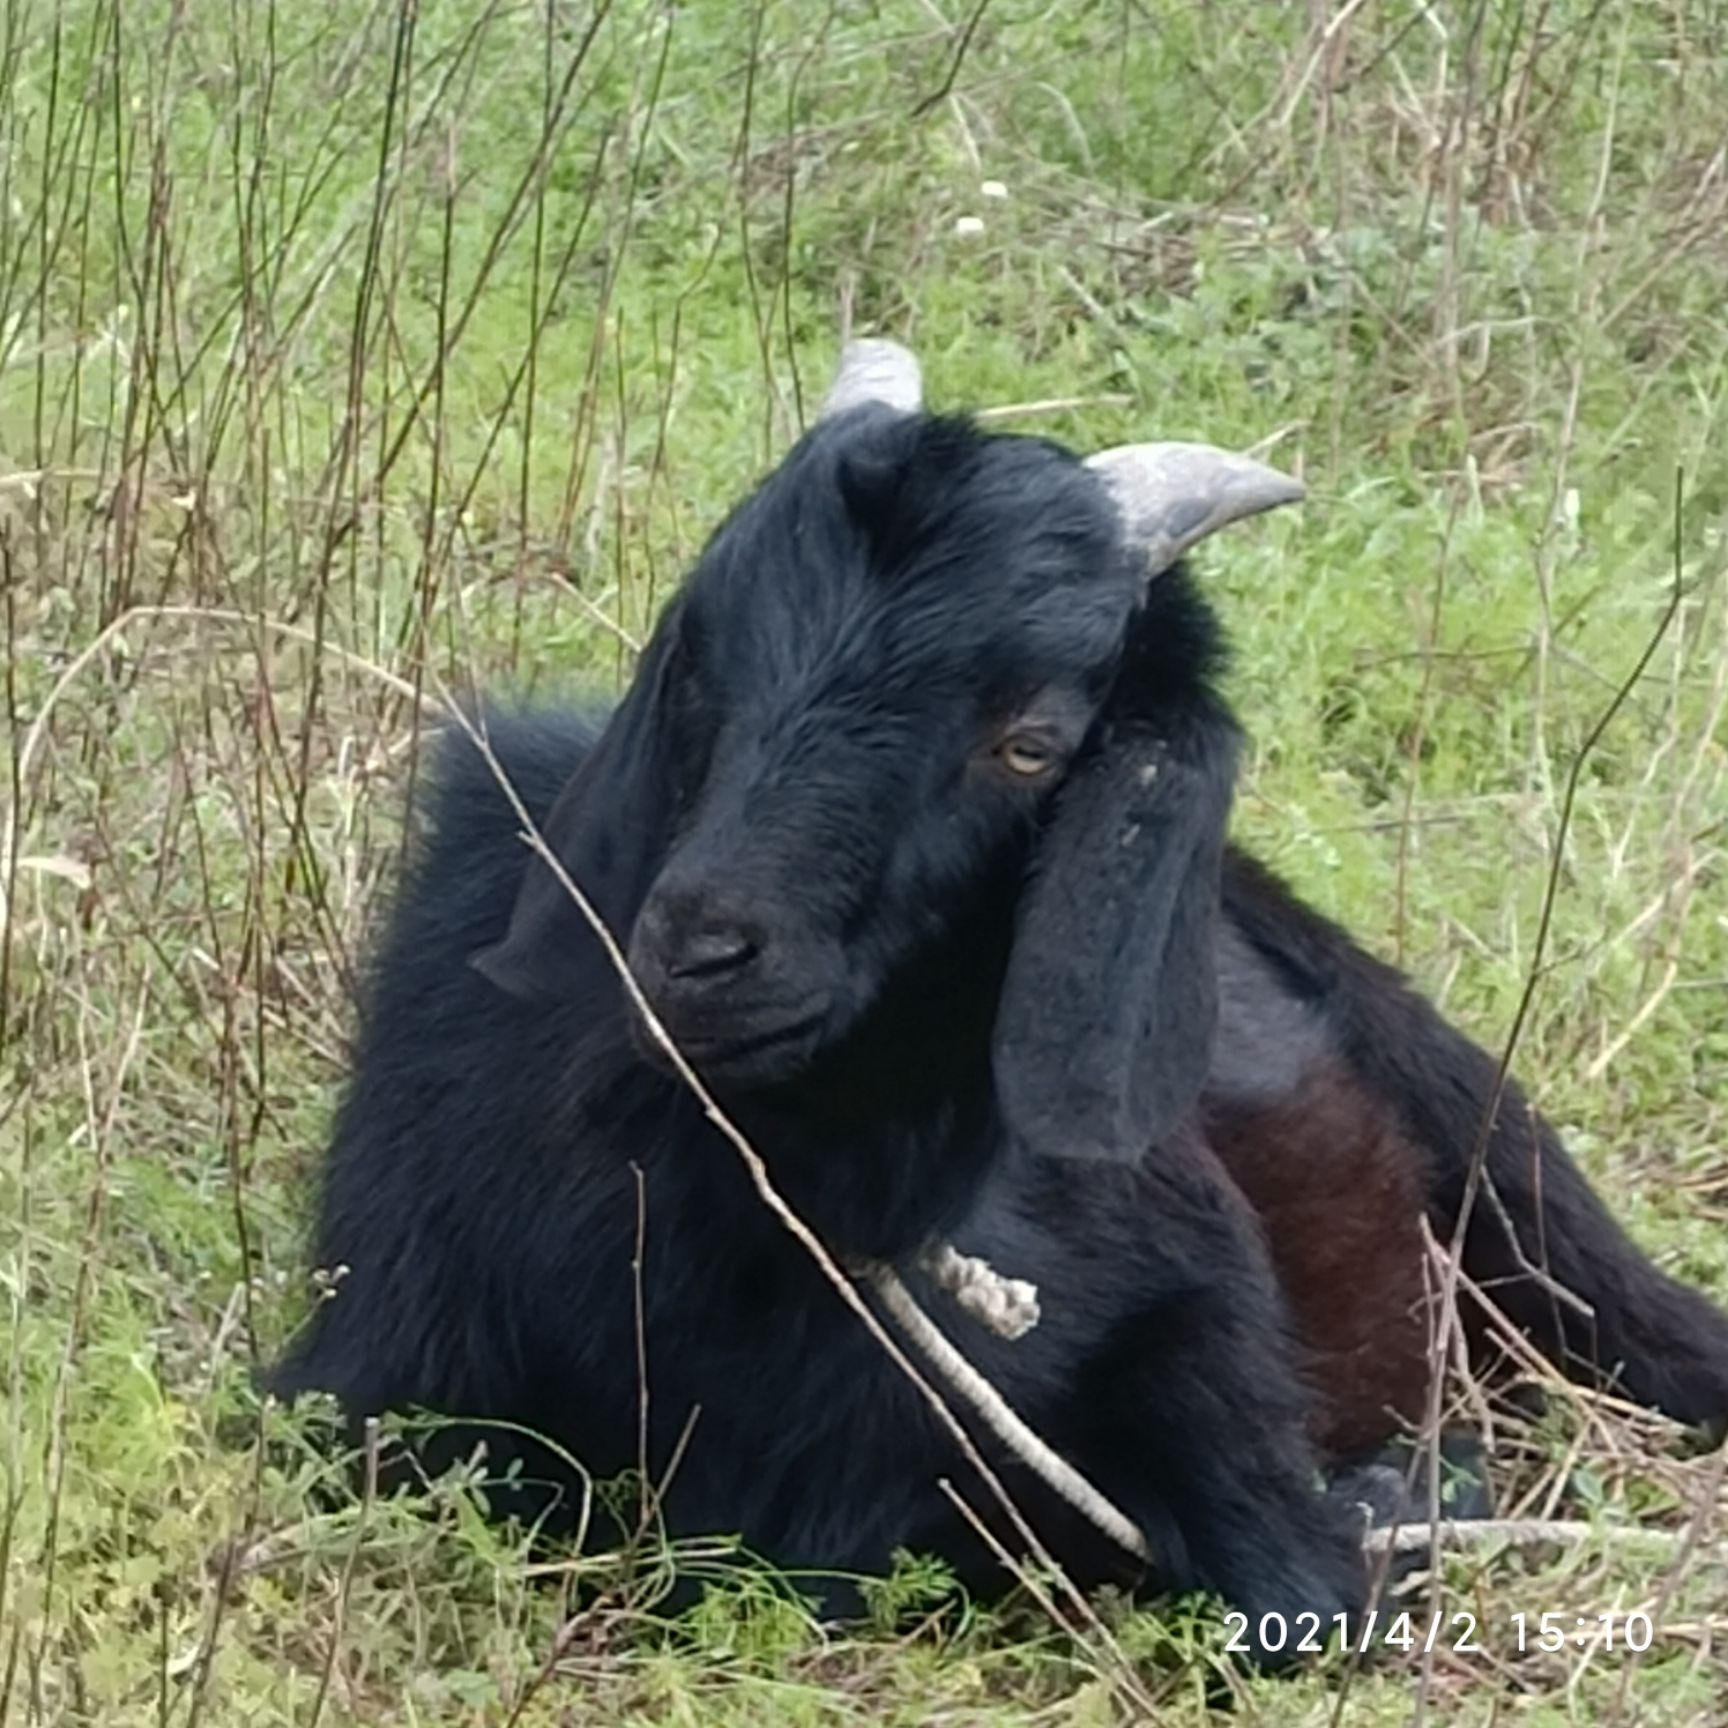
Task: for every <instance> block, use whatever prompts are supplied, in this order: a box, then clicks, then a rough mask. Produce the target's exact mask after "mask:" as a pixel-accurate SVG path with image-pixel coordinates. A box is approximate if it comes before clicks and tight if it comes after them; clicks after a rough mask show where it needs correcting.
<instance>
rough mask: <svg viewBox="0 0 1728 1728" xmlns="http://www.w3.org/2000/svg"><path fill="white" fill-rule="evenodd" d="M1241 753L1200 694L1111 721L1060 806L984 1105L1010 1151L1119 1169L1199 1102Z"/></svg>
mask: <svg viewBox="0 0 1728 1728" xmlns="http://www.w3.org/2000/svg"><path fill="white" fill-rule="evenodd" d="M1236 742H1237V733H1236V728H1235V725H1234V723H1233V722H1232V721H1231V719H1230V717H1229V714H1228V713H1227V711H1226V710H1225V709H1224V708H1223V706H1222V704H1220V703H1218V702H1216V701H1215V699H1213V698H1211V697H1209V696H1204V697H1200V698H1198V699H1197V700H1195V701H1191V702H1189V703H1188V704H1185V705H1184V706H1183V707H1182V708H1181V709H1179V710H1176V711H1174V712H1172V713H1169V714H1165V715H1158V716H1153V717H1144V716H1138V715H1135V714H1132V713H1123V712H1118V713H1116V714H1114V715H1110V716H1107V717H1106V719H1105V721H1104V723H1103V726H1102V730H1101V733H1100V735H1099V736H1098V737H1097V738H1096V740H1095V742H1094V743H1093V744H1092V745H1091V746H1089V747H1088V751H1087V753H1086V754H1085V755H1084V756H1083V757H1082V758H1081V760H1080V761H1079V762H1077V763H1076V765H1075V767H1074V768H1073V769H1072V770H1071V771H1070V773H1069V776H1068V780H1067V782H1066V783H1065V784H1064V786H1063V787H1062V789H1061V791H1060V792H1059V793H1058V794H1057V801H1056V805H1055V808H1054V811H1053V815H1052V818H1051V821H1050V825H1049V827H1048V829H1047V831H1046V833H1045V835H1044V837H1043V840H1042V842H1041V844H1040V847H1039V851H1038V856H1037V859H1036V861H1035V865H1034V874H1033V876H1032V879H1031V880H1030V882H1029V883H1028V885H1027V888H1026V891H1025V894H1024V896H1023V898H1022V901H1021V910H1020V923H1019V928H1018V931H1017V933H1016V937H1015V944H1014V951H1013V954H1012V955H1011V957H1010V959H1009V964H1008V972H1007V977H1006V980H1005V982H1004V986H1003V993H1002V1001H1001V1006H1000V1009H999V1011H998V1015H997V1023H996V1032H995V1051H994V1061H995V1071H996V1093H997V1098H998V1101H999V1105H1000V1108H1001V1111H1002V1115H1003V1118H1004V1122H1005V1125H1006V1127H1007V1129H1008V1132H1009V1134H1010V1136H1011V1137H1012V1138H1013V1140H1014V1141H1015V1142H1016V1143H1018V1144H1019V1145H1021V1146H1022V1147H1024V1148H1026V1149H1028V1150H1030V1151H1032V1152H1035V1153H1038V1154H1058V1155H1063V1156H1068V1157H1082V1158H1084V1157H1092V1158H1108V1159H1115V1160H1121V1161H1131V1160H1133V1159H1137V1158H1138V1157H1140V1155H1141V1154H1142V1153H1143V1152H1144V1151H1145V1150H1146V1148H1147V1147H1148V1146H1149V1145H1151V1144H1152V1143H1153V1142H1154V1141H1155V1140H1156V1139H1157V1138H1158V1136H1159V1135H1160V1134H1162V1133H1164V1132H1165V1131H1166V1130H1168V1129H1169V1128H1170V1127H1172V1126H1173V1125H1174V1124H1175V1123H1176V1122H1177V1121H1178V1120H1179V1119H1180V1118H1181V1117H1182V1116H1183V1115H1184V1114H1186V1112H1187V1111H1188V1110H1189V1109H1190V1108H1191V1107H1192V1106H1193V1104H1194V1102H1195V1100H1196V1099H1197V1098H1198V1097H1199V1094H1200V1089H1201V1086H1202V1085H1203V1084H1204V1082H1205V1078H1206V1071H1207V1067H1208V1064H1209V1061H1210V1057H1211V1048H1212V1032H1213V1026H1214V1022H1215V1020H1216V1017H1217V994H1218V986H1217V957H1216V954H1215V951H1214V944H1215V940H1216V934H1217V924H1218V916H1219V914H1218V905H1219V893H1220V887H1219V882H1220V869H1221V863H1222V855H1223V849H1224V831H1225V826H1226V823H1227V820H1228V816H1229V809H1230V794H1231V785H1232V780H1233V778H1234V768H1235V759H1236Z"/></svg>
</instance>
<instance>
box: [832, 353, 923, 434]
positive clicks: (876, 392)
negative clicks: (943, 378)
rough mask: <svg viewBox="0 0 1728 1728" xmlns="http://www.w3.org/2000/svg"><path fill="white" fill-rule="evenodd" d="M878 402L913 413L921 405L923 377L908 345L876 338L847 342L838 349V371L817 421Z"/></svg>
mask: <svg viewBox="0 0 1728 1728" xmlns="http://www.w3.org/2000/svg"><path fill="white" fill-rule="evenodd" d="M869 402H879V403H881V404H882V406H883V407H885V408H892V409H894V410H895V411H896V412H897V413H900V414H916V413H917V412H918V410H919V409H920V408H922V407H923V405H924V379H923V375H922V374H921V373H920V372H919V370H918V362H917V360H916V358H915V357H914V356H913V354H912V351H911V350H910V349H909V348H902V347H901V346H900V344H899V343H898V342H885V341H882V340H881V339H880V338H877V337H870V338H866V339H864V340H861V341H857V342H848V343H847V344H846V346H845V347H844V348H843V349H841V351H840V370H839V371H838V372H837V373H836V374H835V377H834V384H833V388H832V389H830V390H829V392H828V397H827V400H826V401H824V402H823V404H822V409H821V412H820V413H819V414H818V415H817V418H818V419H819V420H827V419H830V418H832V417H833V416H834V415H836V414H844V413H845V412H846V410H847V409H848V408H862V407H863V406H864V405H865V404H866V403H869Z"/></svg>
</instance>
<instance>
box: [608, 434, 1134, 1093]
mask: <svg viewBox="0 0 1728 1728" xmlns="http://www.w3.org/2000/svg"><path fill="white" fill-rule="evenodd" d="M1136 590H1137V583H1136V579H1135V574H1134V571H1133V568H1132V566H1131V562H1130V559H1129V558H1128V556H1127V555H1126V554H1125V552H1124V551H1123V549H1122V546H1121V536H1120V532H1119V530H1118V528H1117V525H1116V522H1115V520H1114V518H1113V515H1112V512H1111V509H1110V506H1109V503H1108V500H1107V498H1106V496H1105V494H1104V491H1103V488H1102V487H1100V485H1099V484H1098V482H1097V480H1096V479H1095V478H1094V477H1093V476H1092V475H1090V474H1088V473H1087V472H1086V471H1085V469H1084V468H1082V467H1081V465H1080V464H1079V463H1078V462H1076V461H1075V460H1073V458H1071V457H1069V456H1067V455H1066V454H1065V453H1063V452H1061V451H1059V450H1056V449H1053V448H1051V447H1049V446H1046V445H1042V444H1037V443H1033V442H1031V441H1030V440H1018V439H1016V440H1009V439H984V438H981V437H979V436H978V435H977V434H975V433H973V432H972V431H971V430H970V429H968V428H966V427H964V426H962V425H958V424H954V423H950V422H942V421H937V420H930V419H924V418H914V417H910V416H894V415H882V414H878V413H875V412H872V411H868V410H866V411H862V412H859V413H854V414H848V415H846V416H844V417H842V418H840V419H838V420H836V421H834V422H832V423H829V424H825V425H823V426H820V427H819V428H818V429H817V430H816V431H815V432H814V433H813V434H812V435H811V436H810V437H809V438H808V439H807V440H806V441H805V442H804V444H803V445H802V446H801V447H800V448H799V449H798V450H797V451H796V452H795V453H794V455H793V457H792V458H791V459H790V460H789V461H788V462H787V463H786V464H785V465H784V466H783V467H782V468H781V469H780V470H779V472H777V473H776V474H775V475H774V476H773V477H772V479H771V480H770V481H769V482H768V484H767V485H766V486H764V487H763V488H762V490H761V491H760V492H758V493H757V494H756V496H755V497H754V498H753V499H752V500H751V502H750V504H749V505H748V506H747V507H746V508H745V509H744V510H742V511H741V512H740V513H739V515H738V516H737V517H736V518H735V519H734V520H733V521H731V522H730V523H729V524H728V525H727V526H726V528H725V529H724V530H723V531H722V533H721V534H720V535H719V536H718V537H717V539H716V540H715V542H714V543H713V545H712V546H711V547H710V548H709V550H708V553H707V555H706V556H705V557H704V558H703V560H702V561H701V563H700V565H699V566H698V568H697V570H696V572H695V573H694V576H693V578H692V580H691V582H690V583H689V585H688V587H687V590H686V592H685V595H684V597H683V598H682V600H681V601H680V602H679V603H678V604H677V605H676V606H674V607H673V608H672V610H671V612H670V614H669V615H668V617H667V618H666V619H665V621H664V623H663V624H662V626H661V629H660V631H659V633H658V636H657V638H656V641H655V643H654V645H653V647H652V649H651V651H650V656H649V658H650V660H651V662H654V663H656V672H657V676H656V678H655V681H654V686H653V694H652V700H653V701H654V703H655V704H656V707H657V709H658V712H657V714H656V717H655V727H656V729H657V730H661V731H664V732H665V734H666V752H667V757H668V760H669V762H670V763H671V764H672V766H673V780H674V785H675V788H676V790H675V801H676V808H675V814H674V817H673V820H672V823H671V825H670V830H669V833H668V835H667V847H666V852H665V857H664V860H663V863H662V864H661V867H660V869H659V871H658V872H657V874H656V875H655V877H654V880H653V882H652V884H651V885H650V886H649V888H648V892H647V894H646V897H645V899H644V901H643V903H642V906H641V909H640V911H639V913H638V915H637V917H636V920H635V925H634V930H633V932H632V933H631V940H630V946H629V954H630V960H631V964H632V968H633V970H634V971H635V973H636V976H637V978H638V980H639V981H640V982H641V984H642V986H643V988H644V990H645V991H646V993H647V995H648V997H649V999H650V1001H651V1002H652V1003H653V1005H654V1007H655V1008H656V1010H657V1011H658V1013H659V1014H660V1016H661V1018H662V1020H663V1021H664V1023H665V1025H666V1028H667V1030H668V1031H669V1032H670V1033H671V1035H672V1036H673V1038H674V1039H675V1040H676V1041H677V1043H678V1044H679V1045H680V1047H681V1048H682V1049H683V1050H684V1051H685V1053H686V1054H687V1055H688V1056H689V1057H690V1058H691V1059H692V1060H693V1061H694V1062H695V1063H696V1065H697V1066H698V1068H699V1069H700V1070H702V1071H703V1072H704V1073H705V1074H707V1075H708V1076H710V1077H711V1078H713V1079H714V1080H716V1081H719V1082H724V1083H728V1084H731V1085H740V1084H745V1083H760V1082H765V1081H771V1080H776V1079H780V1078H783V1077H784V1076H786V1075H787V1074H788V1073H790V1072H794V1071H796V1070H797V1069H798V1068H799V1067H801V1066H802V1065H803V1064H804V1063H805V1062H806V1061H807V1060H808V1059H809V1057H810V1056H811V1054H812V1053H813V1052H815V1051H817V1050H819V1049H821V1048H822V1047H823V1046H825V1045H827V1044H830V1043H832V1042H833V1041H835V1040H838V1039H843V1038H844V1037H846V1035H847V1034H848V1033H849V1032H851V1031H852V1030H853V1028H854V1027H855V1026H856V1024H857V1022H858V1021H859V1019H860V1018H861V1017H862V1016H863V1015H865V1014H866V1013H867V1012H868V1010H869V1008H870V1007H871V1005H872V1004H873V1003H874V1002H875V1001H876V1000H877V998H878V996H879V994H880V992H881V990H882V988H883V985H884V983H885V982H886V980H887V979H888V978H889V977H891V976H892V975H894V974H895V973H896V972H897V971H899V969H901V968H902V967H903V966H905V965H906V964H907V962H908V961H909V960H911V959H912V958H913V957H914V956H915V955H916V954H917V953H918V952H919V951H920V950H921V949H923V948H925V947H926V946H927V945H928V944H930V943H932V942H936V941H940V940H941V939H942V938H943V937H944V936H945V935H946V934H947V933H949V932H950V931H951V929H952V927H953V925H954V923H955V920H956V918H957V917H959V916H961V915H962V914H963V913H964V911H965V910H966V908H967V906H968V904H970V905H972V906H974V907H977V906H979V905H981V904H982V903H983V902H988V901H994V900H997V899H999V895H995V894H992V892H991V889H992V887H993V885H997V884H1001V883H1003V882H1005V881H1008V880H1010V879H1012V878H1013V877H1015V876H1016V875H1017V874H1018V870H1019V865H1020V863H1021V861H1022V859H1023V857H1024V853H1025V848H1026V844H1027V842H1028V840H1029V837H1030V835H1031V834H1032V832H1033V829H1034V824H1035V819H1036V816H1037V814H1038V811H1039V808H1040V805H1041V803H1042V802H1043V800H1044V799H1045V798H1046V797H1047V796H1048V794H1049V793H1050V792H1051V791H1052V790H1053V789H1054V788H1055V787H1056V786H1057V785H1058V784H1059V783H1060V782H1061V779H1062V776H1063V772H1064V769H1065V768H1066V766H1067V764H1068V763H1069V762H1070V761H1071V760H1072V759H1073V757H1074V756H1075V755H1076V753H1077V752H1078V751H1079V749H1080V747H1081V745H1082V743H1083V742H1084V740H1085V738H1086V736H1087V734H1088V732H1089V730H1090V728H1091V726H1092V723H1093V721H1094V719H1095V717H1096V715H1097V713H1098V709H1099V706H1100V704H1101V702H1102V701H1103V698H1104V696H1105V694H1106V692H1107V690H1108V688H1109V684H1110V678H1111V673H1112V671H1113V669H1114V666H1115V663H1116V660H1117V657H1118V655H1119V653H1120V649H1121V644H1122V640H1123V632H1124V626H1125V623H1126V620H1127V617H1128V615H1129V612H1130V610H1131V607H1132V604H1133V600H1134V596H1135V593H1136Z"/></svg>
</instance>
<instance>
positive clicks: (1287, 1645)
mask: <svg viewBox="0 0 1728 1728" xmlns="http://www.w3.org/2000/svg"><path fill="white" fill-rule="evenodd" d="M1510 1618H1511V1622H1512V1631H1513V1635H1514V1638H1515V1640H1516V1647H1517V1649H1518V1650H1519V1651H1521V1652H1522V1651H1530V1650H1547V1651H1550V1652H1553V1651H1558V1650H1564V1649H1565V1648H1566V1646H1567V1645H1568V1644H1573V1645H1575V1646H1576V1647H1577V1648H1578V1649H1580V1650H1583V1649H1587V1648H1590V1647H1595V1648H1598V1649H1602V1650H1630V1651H1632V1652H1634V1653H1635V1654H1637V1653H1642V1652H1643V1651H1645V1650H1648V1649H1649V1648H1650V1646H1651V1644H1652V1643H1653V1642H1654V1640H1655V1636H1656V1626H1655V1622H1654V1621H1652V1620H1651V1618H1650V1616H1649V1615H1648V1614H1645V1613H1642V1612H1637V1611H1635V1612H1633V1613H1630V1614H1612V1613H1609V1614H1574V1615H1566V1614H1558V1613H1553V1612H1549V1613H1545V1614H1537V1615H1531V1614H1514V1615H1512V1616H1511V1617H1510ZM1224 1624H1225V1625H1226V1626H1227V1627H1228V1628H1229V1630H1230V1633H1231V1637H1230V1640H1229V1642H1228V1643H1227V1644H1226V1645H1225V1646H1224V1648H1225V1649H1226V1650H1227V1651H1228V1650H1238V1651H1243V1652H1246V1651H1247V1650H1248V1649H1249V1645H1248V1643H1247V1642H1246V1640H1247V1636H1248V1628H1249V1624H1250V1622H1249V1618H1248V1616H1247V1615H1246V1614H1244V1613H1242V1612H1241V1611H1240V1610H1239V1609H1238V1610H1232V1611H1231V1612H1230V1613H1228V1614H1226V1615H1225V1616H1224ZM1330 1624H1331V1625H1332V1626H1336V1627H1337V1629H1338V1631H1339V1633H1340V1643H1341V1645H1342V1647H1343V1648H1345V1649H1350V1648H1355V1649H1359V1650H1362V1651H1367V1650H1369V1649H1371V1648H1372V1647H1373V1646H1374V1645H1375V1644H1380V1645H1383V1646H1386V1647H1388V1648H1391V1649H1394V1650H1410V1651H1416V1650H1423V1651H1428V1650H1434V1649H1439V1648H1445V1649H1448V1650H1456V1651H1461V1652H1463V1653H1466V1654H1468V1653H1470V1652H1472V1651H1475V1652H1480V1651H1481V1650H1482V1646H1481V1644H1479V1643H1478V1642H1477V1626H1478V1622H1477V1617H1476V1616H1475V1615H1474V1614H1469V1613H1464V1612H1462V1611H1461V1612H1459V1613H1456V1614H1451V1615H1445V1614H1431V1615H1428V1616H1427V1617H1426V1622H1425V1623H1424V1619H1423V1617H1422V1616H1419V1615H1411V1614H1408V1613H1403V1614H1397V1615H1393V1616H1390V1617H1389V1618H1388V1619H1387V1620H1386V1622H1385V1624H1384V1627H1382V1625H1381V1618H1380V1613H1379V1611H1378V1610H1377V1609H1375V1610H1371V1611H1370V1612H1369V1613H1368V1614H1367V1615H1365V1616H1364V1617H1363V1618H1362V1619H1361V1620H1360V1622H1359V1623H1358V1624H1359V1628H1360V1631H1359V1636H1355V1637H1353V1636H1352V1635H1351V1629H1350V1625H1349V1616H1347V1615H1344V1614H1334V1615H1333V1616H1332V1620H1331V1623H1330ZM1324 1625H1326V1623H1325V1622H1323V1621H1322V1620H1321V1618H1320V1616H1319V1615H1318V1614H1298V1615H1297V1616H1296V1617H1295V1620H1294V1621H1293V1622H1290V1621H1286V1620H1285V1618H1284V1616H1283V1615H1282V1614H1262V1615H1261V1616H1260V1623H1259V1626H1258V1628H1257V1630H1258V1632H1259V1643H1260V1648H1261V1649H1262V1650H1266V1651H1271V1652H1276V1651H1280V1650H1285V1649H1289V1650H1293V1651H1297V1652H1310V1653H1315V1654H1317V1653H1318V1652H1320V1651H1321V1650H1323V1649H1324V1648H1325V1642H1324V1640H1323V1639H1322V1636H1321V1630H1322V1627H1323V1626H1324ZM1329 1629H1330V1628H1329V1627H1328V1630H1329Z"/></svg>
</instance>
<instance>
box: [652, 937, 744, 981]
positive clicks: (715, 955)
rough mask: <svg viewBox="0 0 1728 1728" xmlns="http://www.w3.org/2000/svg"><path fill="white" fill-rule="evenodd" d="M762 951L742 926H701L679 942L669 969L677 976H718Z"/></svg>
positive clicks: (734, 968)
mask: <svg viewBox="0 0 1728 1728" xmlns="http://www.w3.org/2000/svg"><path fill="white" fill-rule="evenodd" d="M759 952H760V947H759V945H758V944H757V943H756V941H755V940H754V939H753V938H751V937H750V936H747V935H746V934H745V933H744V932H743V931H742V930H738V929H727V930H698V931H696V932H695V934H694V935H692V936H690V937H689V938H687V939H686V940H685V941H684V942H681V943H680V944H679V945H678V951H677V953H676V955H675V956H674V957H673V959H672V962H671V964H670V965H668V966H667V968H666V971H667V973H668V975H669V976H671V977H673V978H714V977H718V976H719V975H720V974H721V973H722V972H734V971H736V970H737V969H738V968H739V967H740V966H746V965H748V964H749V963H750V962H751V961H752V960H754V959H755V958H756V956H757V954H758V953H759Z"/></svg>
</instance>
